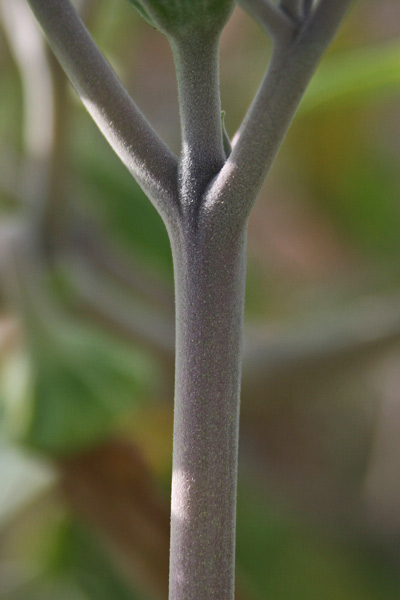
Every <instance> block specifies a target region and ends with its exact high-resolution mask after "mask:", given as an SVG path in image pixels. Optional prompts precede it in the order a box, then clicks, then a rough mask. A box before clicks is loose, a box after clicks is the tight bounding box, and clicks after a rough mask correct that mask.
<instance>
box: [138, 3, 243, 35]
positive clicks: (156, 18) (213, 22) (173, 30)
mask: <svg viewBox="0 0 400 600" xmlns="http://www.w3.org/2000/svg"><path fill="white" fill-rule="evenodd" d="M128 2H130V3H131V4H133V6H134V7H135V8H136V9H137V10H138V12H139V13H140V14H141V15H142V17H144V18H145V19H146V21H148V22H149V23H150V24H151V25H152V26H153V27H156V28H157V29H159V31H161V32H162V33H164V34H165V35H166V36H167V37H169V38H171V39H176V40H178V39H182V38H185V37H187V36H192V35H204V34H205V35H212V34H218V33H219V32H220V31H222V28H223V27H224V25H225V23H226V22H227V20H228V18H229V16H230V14H231V12H232V10H233V7H234V5H235V0H128Z"/></svg>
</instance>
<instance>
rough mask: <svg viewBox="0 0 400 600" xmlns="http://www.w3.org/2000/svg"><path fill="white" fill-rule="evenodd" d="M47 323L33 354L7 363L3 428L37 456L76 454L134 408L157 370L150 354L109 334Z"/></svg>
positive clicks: (34, 333)
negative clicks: (36, 452)
mask: <svg viewBox="0 0 400 600" xmlns="http://www.w3.org/2000/svg"><path fill="white" fill-rule="evenodd" d="M43 325H44V327H42V328H41V329H40V328H37V327H31V328H30V335H29V340H28V341H29V348H30V352H29V355H28V356H26V355H21V354H20V355H17V356H16V355H14V356H11V357H8V360H5V361H4V363H3V368H2V379H1V380H2V383H3V389H2V400H3V402H2V412H3V428H4V429H5V431H6V433H8V434H11V435H14V436H15V437H17V438H19V439H20V440H21V441H23V442H24V443H25V444H26V445H28V446H30V447H33V448H35V449H37V450H40V451H45V452H47V453H49V454H53V455H54V454H65V453H70V452H75V451H77V450H79V449H82V448H83V447H86V446H88V445H90V444H93V443H94V442H95V441H97V440H101V439H103V438H104V436H105V435H106V434H107V432H110V430H111V429H112V427H113V426H115V424H116V422H117V420H118V417H119V416H120V415H121V414H123V413H126V412H132V411H133V410H134V408H135V406H137V404H138V402H139V399H140V398H141V397H143V394H144V393H145V391H146V390H148V388H149V382H150V380H151V377H152V376H153V373H154V371H153V369H152V364H151V363H150V362H149V360H148V359H147V358H146V356H145V355H144V354H143V353H141V352H139V351H135V350H134V349H133V348H131V347H126V346H125V345H124V344H123V343H122V342H120V341H118V340H115V339H114V338H112V337H111V336H107V335H105V334H104V333H99V332H98V331H95V330H91V329H89V328H88V327H87V326H82V324H80V325H78V323H75V322H74V321H72V320H70V319H68V320H67V319H66V318H64V319H58V321H57V325H56V327H54V328H52V327H51V326H49V324H48V323H47V324H46V323H43ZM16 384H17V385H16Z"/></svg>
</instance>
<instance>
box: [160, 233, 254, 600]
mask: <svg viewBox="0 0 400 600" xmlns="http://www.w3.org/2000/svg"><path fill="white" fill-rule="evenodd" d="M204 223H206V222H204ZM204 223H203V225H201V226H199V227H198V228H192V227H191V225H188V226H187V227H186V229H185V232H184V233H183V235H181V236H180V239H179V240H178V241H177V240H175V243H173V257H174V266H175V286H176V300H177V307H176V342H177V345H176V375H175V419H174V451H173V476H172V503H171V513H172V514H171V551H170V596H169V598H170V600H205V598H207V600H233V598H234V572H235V571H234V569H235V564H234V563H235V521H236V484H237V483H236V482H237V454H238V426H239V390H240V368H241V367H240V362H241V360H240V359H241V344H242V329H243V306H244V288H245V247H246V233H245V228H244V227H243V228H241V229H240V230H238V231H235V232H234V233H233V234H232V233H231V234H228V232H227V231H226V232H225V234H224V233H223V232H222V233H221V231H219V232H215V231H213V228H212V225H211V226H210V225H209V224H208V225H207V224H205V225H204ZM216 233H217V235H216Z"/></svg>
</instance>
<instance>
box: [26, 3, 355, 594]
mask: <svg viewBox="0 0 400 600" xmlns="http://www.w3.org/2000/svg"><path fill="white" fill-rule="evenodd" d="M27 1H28V3H29V5H30V6H31V8H32V10H33V12H34V14H35V15H36V17H37V19H38V21H39V23H40V24H41V26H42V28H43V31H44V33H45V35H46V37H47V39H48V41H49V43H50V45H51V47H52V48H53V50H54V52H55V54H56V55H57V57H58V59H59V61H60V63H61V64H62V66H63V68H64V69H65V71H66V73H67V75H68V77H69V78H70V80H71V83H72V85H73V86H74V88H75V90H76V92H77V94H78V95H79V96H80V97H81V99H82V101H83V102H84V104H85V106H86V108H87V110H88V111H89V113H90V114H91V116H92V117H93V119H94V120H95V121H96V123H97V125H98V127H99V128H100V130H101V131H102V132H103V134H104V136H105V137H106V139H107V140H108V142H109V143H110V144H111V146H112V148H113V149H114V151H115V152H116V154H117V155H118V156H119V157H120V159H121V160H122V162H123V163H124V164H125V165H126V167H127V168H128V169H129V171H130V172H131V174H132V175H133V177H134V178H135V179H136V181H137V182H138V184H139V185H140V186H141V187H142V189H143V190H144V191H145V193H146V194H147V196H148V198H149V200H150V201H151V202H152V203H153V205H154V206H155V207H156V209H157V210H158V212H159V214H160V216H161V218H162V219H163V221H164V223H165V226H166V228H167V231H168V234H169V239H170V243H171V248H172V255H173V263H174V278H175V296H176V376H175V412H174V449H173V474H172V502H171V550H170V600H205V598H207V600H233V597H234V554H235V510H236V509H235V506H236V481H237V455H238V431H239V427H238V425H239V391H240V372H241V359H240V355H241V343H242V329H243V306H244V289H245V265H246V227H247V220H248V217H249V213H250V210H251V208H252V206H253V204H254V202H255V199H256V197H257V194H258V192H259V190H260V187H261V185H262V183H263V181H264V179H265V177H266V175H267V173H268V170H269V168H270V166H271V164H272V162H273V160H274V157H275V155H276V153H277V151H278V149H279V146H280V144H281V142H282V140H283V138H284V136H285V133H286V131H287V129H288V127H289V124H290V122H291V120H292V118H293V116H294V114H295V111H296V108H297V106H298V104H299V102H300V100H301V98H302V96H303V94H304V91H305V88H306V86H307V84H308V82H309V80H310V78H311V77H312V74H313V72H314V71H315V69H316V67H317V65H318V62H319V61H320V59H321V57H322V54H323V53H324V51H325V49H326V48H327V46H328V45H329V43H330V42H331V40H332V39H333V37H334V35H335V33H336V31H337V29H338V27H339V24H340V22H341V21H342V19H343V17H344V16H345V14H346V12H347V10H348V9H349V7H350V5H351V0H280V1H272V0H242V2H241V4H242V6H243V8H245V9H246V10H247V11H248V12H249V13H250V14H251V15H252V16H253V18H254V19H255V20H256V21H257V22H258V23H259V25H260V27H261V28H263V29H264V30H265V32H266V34H267V35H268V36H270V38H271V41H272V46H273V50H272V53H271V58H270V62H269V66H268V70H267V72H266V75H265V77H264V79H263V81H262V83H261V85H260V88H259V90H258V92H257V94H256V96H255V98H254V100H253V102H252V104H251V106H250V108H249V110H248V112H247V114H246V116H245V118H244V120H243V123H242V124H241V126H240V128H239V131H238V133H237V134H236V135H235V138H234V143H233V144H232V150H231V151H230V149H229V144H228V143H227V140H226V135H225V136H224V132H223V123H222V119H221V106H220V92H219V74H218V62H219V61H218V48H219V38H220V34H221V31H222V29H223V27H224V25H225V24H226V22H227V20H228V19H229V16H230V14H231V13H232V11H233V9H234V5H235V2H234V1H233V0H130V3H131V4H132V5H133V7H134V8H136V9H137V10H138V12H139V13H140V14H141V15H142V16H143V17H144V19H145V20H146V21H148V23H150V24H151V25H152V26H153V27H155V28H156V29H158V30H159V31H160V32H161V33H163V34H165V36H166V37H167V39H168V41H169V43H170V46H171V49H172V53H173V56H174V61H175V65H176V75H177V85H178V95H179V109H180V122H181V140H182V145H181V152H180V156H175V154H174V153H173V152H172V151H171V150H170V149H169V148H168V146H167V145H166V144H165V143H164V142H163V141H162V140H161V139H160V137H159V136H158V135H157V133H156V132H155V131H154V129H153V128H152V126H151V125H150V123H149V122H148V121H147V120H146V118H145V117H144V116H143V114H142V113H141V111H140V110H139V109H138V107H137V106H136V104H135V103H134V101H133V100H132V98H131V97H130V96H129V95H128V93H127V92H126V90H125V89H124V87H123V85H122V84H121V82H120V81H119V79H118V78H117V76H116V75H115V73H114V72H113V71H112V69H111V68H110V66H109V64H108V63H107V61H106V60H105V58H104V56H103V55H102V53H101V52H100V51H99V49H98V48H97V46H96V45H95V43H94V42H93V40H92V38H91V36H90V34H89V32H88V31H87V29H86V28H85V26H84V24H83V23H82V21H81V20H80V18H79V16H78V14H77V13H76V11H75V9H74V7H73V5H72V4H71V2H70V0H51V1H49V0H27ZM121 1H122V0H121ZM224 137H225V140H224Z"/></svg>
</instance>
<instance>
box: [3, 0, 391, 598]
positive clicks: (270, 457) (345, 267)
mask: <svg viewBox="0 0 400 600" xmlns="http://www.w3.org/2000/svg"><path fill="white" fill-rule="evenodd" d="M75 4H76V6H77V8H78V9H79V10H80V12H81V14H82V17H83V18H84V20H85V21H86V23H87V25H88V27H89V29H90V30H91V32H92V33H93V36H94V37H95V39H96V41H97V42H98V44H99V45H100V47H101V48H102V50H103V51H104V53H105V54H106V56H107V58H108V60H109V61H110V62H111V64H112V65H113V67H114V68H115V69H116V71H117V73H118V74H119V75H120V77H121V79H122V80H123V81H124V83H125V85H126V86H127V88H128V90H129V91H130V92H131V93H132V95H133V97H134V99H135V101H136V102H137V103H138V105H139V107H140V108H141V109H142V110H143V112H144V113H145V114H146V116H147V117H148V118H149V120H150V121H151V122H152V123H153V124H154V126H155V128H156V129H157V130H158V132H159V133H160V135H161V136H162V137H163V138H164V139H165V140H166V141H167V142H168V144H169V145H170V146H171V148H173V150H174V151H175V152H177V153H178V152H179V120H178V107H177V99H176V85H175V76H174V70H173V64H172V59H171V54H170V51H169V49H168V46H167V43H166V40H165V39H164V38H163V37H162V36H160V35H159V34H158V33H157V32H156V31H154V30H153V29H151V27H149V26H148V25H147V24H145V23H144V22H143V21H141V20H140V18H139V17H138V16H137V15H136V13H135V11H134V10H133V9H132V7H131V6H130V5H129V4H128V3H126V2H123V1H122V0H81V1H80V2H75ZM399 34H400V4H399V2H398V0H381V1H380V2H375V1H374V0H363V1H362V2H361V1H359V2H355V3H354V7H353V9H352V11H351V13H350V15H349V17H348V19H347V21H346V23H345V24H344V26H343V27H342V29H341V31H340V34H339V35H338V37H337V39H336V41H335V43H334V45H333V46H332V48H331V49H330V50H329V52H328V53H327V55H326V56H325V58H324V59H323V61H322V63H321V65H320V67H319V69H318V72H317V74H316V76H315V78H314V80H313V82H312V84H311V86H310V88H309V91H308V92H307V94H306V96H305V98H304V100H303V102H302V105H301V107H300V109H299V112H298V115H297V117H296V119H295V121H294V123H293V125H292V127H291V130H290V132H289V134H288V137H287V139H286V141H285V143H284V145H283V147H282V149H281V151H280V153H279V156H278V158H277V160H276V163H275V165H274V167H273V169H272V171H271V173H270V175H269V177H268V181H267V182H266V184H265V186H264V188H263V191H262V193H261V195H260V198H259V200H258V202H257V205H256V207H255V209H254V211H253V214H252V217H251V219H250V224H249V249H248V254H249V262H248V278H247V304H246V341H245V349H244V371H243V392H242V429H241V447H240V480H239V503H238V539H237V596H238V599H241V600H262V599H273V600H281V599H282V600H287V599H288V598H296V599H297V600H303V599H304V600H314V599H315V600H317V599H318V600H319V599H320V598H324V599H325V600H358V599H360V600H395V599H397V598H399V597H400V441H399V440H400V235H399V233H400V226H399V223H400V219H399V217H400V35H399ZM269 53H270V44H269V42H268V40H267V39H266V38H265V36H264V34H263V33H262V32H261V31H260V30H259V28H258V27H257V26H256V24H255V23H253V22H252V21H251V20H250V18H249V17H248V16H247V15H246V14H245V13H244V12H243V11H241V10H240V9H239V8H238V9H237V10H236V11H235V13H234V15H233V17H232V19H231V21H230V22H229V24H228V26H227V27H226V30H225V31H224V34H223V38H222V44H221V87H222V90H221V93H222V106H223V109H224V111H225V112H226V127H227V130H228V132H229V134H230V135H232V136H233V135H234V133H235V131H236V129H237V128H238V126H239V124H240V121H241V119H242V118H243V115H244V113H245V111H246V108H247V106H248V104H249V102H250V101H251V99H252V97H253V95H254V93H255V91H256V89H257V87H258V84H259V82H260V80H261V78H262V76H263V73H264V71H265V68H266V65H267V63H268V57H269ZM0 72H1V77H0V309H1V313H0V600H36V599H37V600H47V599H50V598H51V599H52V600H64V599H65V600H89V599H90V600H102V599H104V600H109V599H111V598H112V599H113V600H120V599H121V600H158V599H159V598H163V597H164V598H166V597H167V579H168V527H169V486H170V471H171V443H172V399H173V352H174V350H173V344H174V340H173V336H174V333H173V329H174V323H173V312H174V302H173V285H172V268H171V257H170V250H169V243H168V239H167V236H166V233H165V231H164V228H163V225H162V223H161V221H160V219H159V217H158V216H157V214H156V212H155V210H154V209H153V208H152V206H151V205H150V203H149V201H148V200H147V199H146V198H145V197H144V195H143V193H142V192H141V191H140V190H139V189H138V187H137V186H136V184H135V183H134V182H133V180H132V179H131V177H130V175H129V174H128V173H127V172H126V171H125V169H124V167H123V166H122V165H120V163H119V161H118V159H117V158H116V157H115V156H114V155H113V154H112V151H111V150H110V149H109V148H108V146H107V143H106V142H105V141H104V140H103V138H102V136H101V135H100V133H99V132H98V131H97V130H96V128H95V126H94V125H93V123H92V122H91V120H90V118H89V117H88V115H87V114H86V113H85V111H84V109H83V108H82V106H81V105H80V103H79V101H78V99H77V98H76V97H75V96H74V94H73V92H72V90H71V89H70V87H69V85H68V84H67V83H66V81H65V79H64V76H63V74H62V73H61V72H60V69H59V68H58V65H57V64H56V62H55V60H54V59H53V58H52V57H51V55H50V53H49V52H48V51H47V48H46V46H45V44H44V43H43V41H42V37H41V33H40V31H39V28H38V27H37V26H36V24H35V23H34V21H33V19H32V17H31V15H30V13H29V10H28V9H27V6H26V3H25V1H24V0H13V1H12V2H10V0H0Z"/></svg>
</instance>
